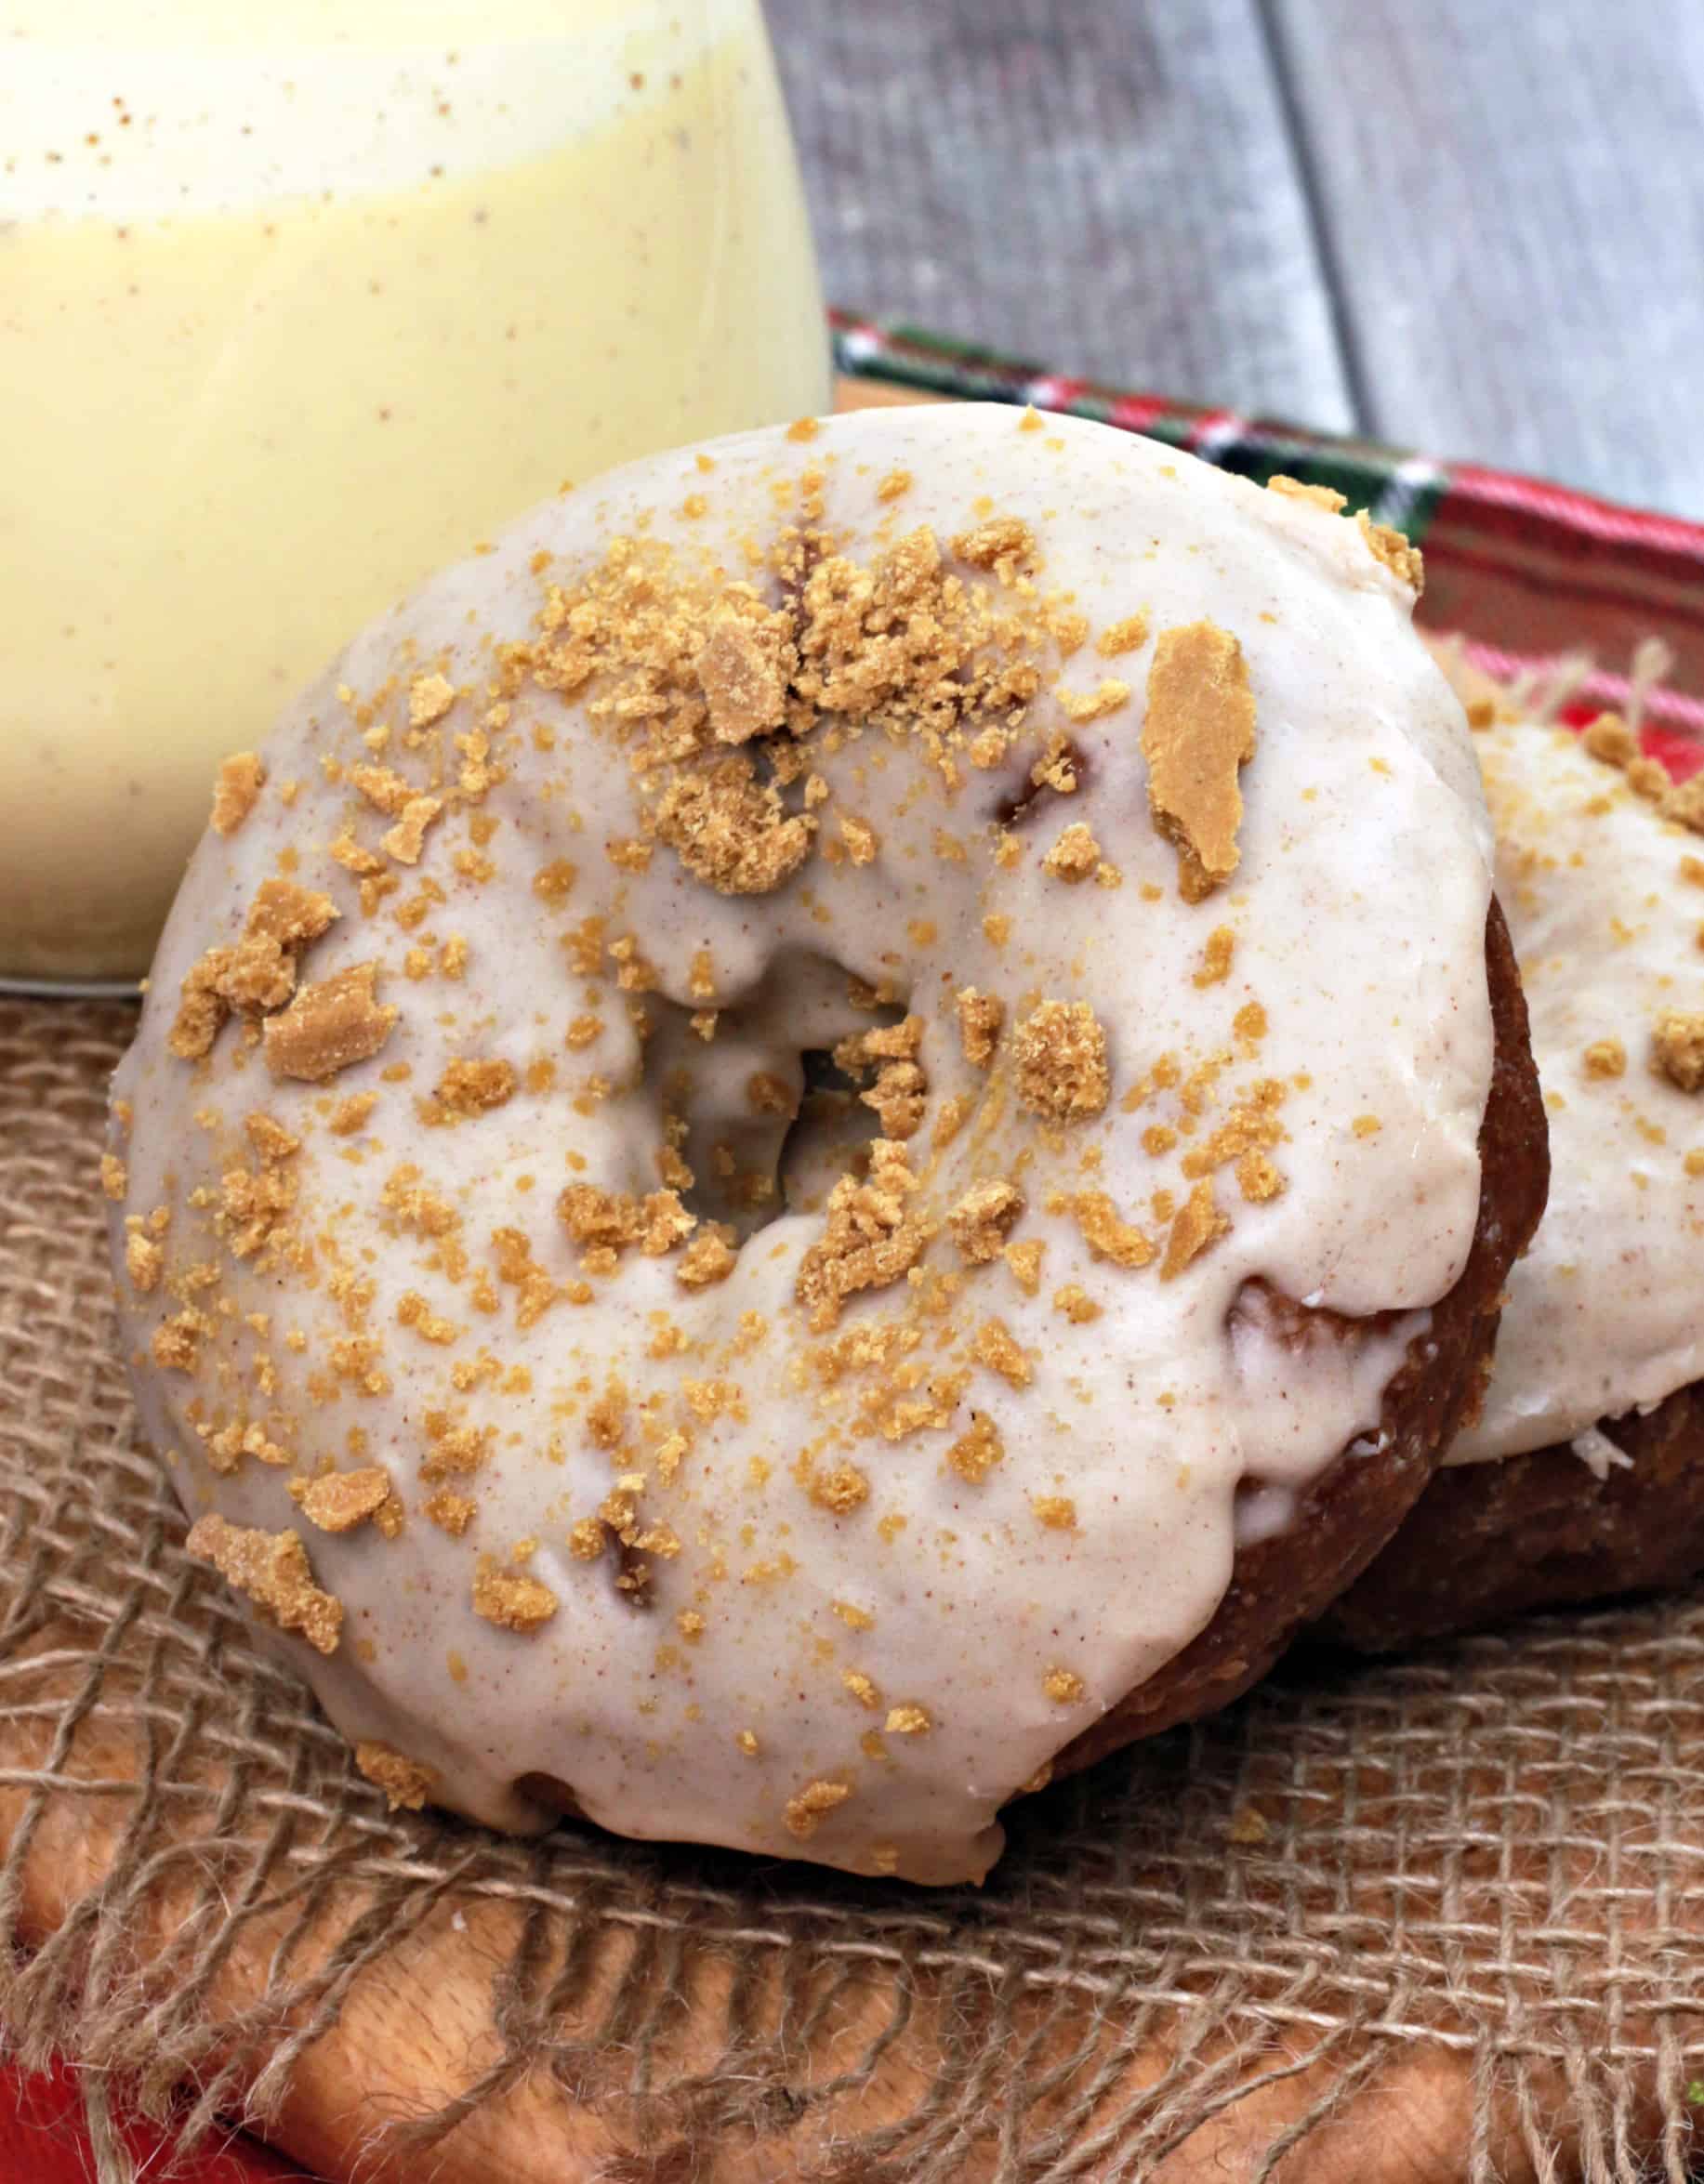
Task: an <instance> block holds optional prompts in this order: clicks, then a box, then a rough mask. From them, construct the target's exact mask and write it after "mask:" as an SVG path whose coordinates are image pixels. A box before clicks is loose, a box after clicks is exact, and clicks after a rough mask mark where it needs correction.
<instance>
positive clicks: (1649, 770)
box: [1627, 758, 1674, 804]
mask: <svg viewBox="0 0 1704 2184" xmlns="http://www.w3.org/2000/svg"><path fill="white" fill-rule="evenodd" d="M1627 785H1628V787H1629V788H1630V789H1631V791H1632V792H1633V794H1634V796H1643V797H1644V798H1645V802H1646V803H1647V804H1660V803H1662V802H1663V801H1664V799H1665V798H1666V797H1667V796H1668V794H1669V791H1670V789H1671V788H1672V786H1673V785H1674V784H1673V783H1672V781H1671V779H1670V775H1669V770H1668V768H1667V767H1666V766H1662V765H1659V764H1658V761H1657V760H1656V759H1655V758H1630V759H1629V760H1628V761H1627Z"/></svg>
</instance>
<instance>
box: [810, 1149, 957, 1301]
mask: <svg viewBox="0 0 1704 2184" xmlns="http://www.w3.org/2000/svg"><path fill="white" fill-rule="evenodd" d="M869 1151H870V1172H869V1176H868V1178H866V1179H865V1181H863V1182H860V1181H859V1180H858V1179H857V1178H856V1177H854V1176H842V1177H841V1178H840V1179H839V1182H838V1183H837V1184H836V1185H835V1187H834V1189H833V1190H832V1191H830V1192H829V1194H828V1205H827V1209H826V1219H825V1222H824V1226H823V1233H822V1235H821V1237H820V1238H819V1239H818V1240H817V1242H816V1243H813V1244H812V1246H811V1248H810V1249H809V1250H808V1251H807V1252H806V1253H805V1255H804V1257H803V1258H802V1259H801V1260H800V1262H799V1277H798V1280H797V1283H795V1286H794V1294H795V1295H796V1296H797V1297H798V1299H799V1303H800V1304H801V1305H803V1306H804V1307H805V1309H806V1310H807V1312H808V1313H809V1314H810V1320H811V1324H812V1327H813V1328H814V1329H815V1330H816V1331H817V1332H818V1333H819V1334H822V1333H826V1331H827V1330H828V1329H829V1328H830V1327H832V1326H833V1325H834V1323H835V1322H836V1321H837V1320H838V1319H839V1316H840V1308H841V1306H842V1305H843V1304H844V1303H845V1301H846V1299H847V1298H848V1297H849V1296H854V1295H855V1294H856V1293H857V1292H858V1291H859V1290H862V1289H882V1288H885V1287H887V1285H888V1284H889V1283H892V1282H898V1281H901V1280H903V1279H904V1277H905V1275H906V1274H907V1273H908V1272H909V1271H910V1270H911V1269H912V1267H914V1266H915V1265H916V1264H917V1262H918V1258H919V1257H920V1256H922V1252H923V1248H924V1246H925V1244H926V1243H928V1241H929V1231H928V1230H926V1229H925V1228H924V1227H923V1226H922V1225H921V1224H920V1223H919V1222H918V1221H916V1220H914V1219H913V1218H912V1217H911V1215H910V1213H909V1211H908V1209H907V1205H906V1201H907V1200H908V1199H909V1198H910V1197H911V1195H912V1194H913V1193H914V1192H915V1191H916V1190H917V1188H918V1182H917V1178H916V1177H915V1176H914V1175H913V1174H912V1172H911V1170H910V1169H909V1168H908V1167H907V1166H906V1164H905V1147H904V1145H902V1144H899V1143H897V1142H895V1141H894V1140H893V1139H892V1138H875V1139H873V1140H872V1142H871V1145H870V1149H869Z"/></svg>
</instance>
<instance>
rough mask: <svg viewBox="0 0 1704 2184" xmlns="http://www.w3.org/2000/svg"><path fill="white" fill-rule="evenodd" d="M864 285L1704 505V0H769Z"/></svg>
mask: <svg viewBox="0 0 1704 2184" xmlns="http://www.w3.org/2000/svg"><path fill="white" fill-rule="evenodd" d="M768 11H769V16H770V21H771V26H772V30H773V35H774V39H775V44H776V47H777V51H778V54H779V58H780V60H781V66H782V72H783V75H784V78H785V81H786V88H787V95H788V100H789V104H790V106H791V109H792V112H793V116H794V125H795V129H796V132H797V134H798V137H799V151H800V156H801V159H802V162H803V164H804V168H805V176H806V184H807V189H808V191H809V193H810V197H811V202H812V215H813V217H814V220H815V224H816V230H817V236H818V242H819V247H820V249H821V253H822V258H823V270H824V280H825V283H826V287H827V289H828V292H829V295H830V296H831V297H832V298H833V300H834V301H836V302H839V303H843V304H845V305H847V306H848V307H849V308H851V309H857V310H863V311H868V312H870V313H872V314H875V315H878V316H884V317H890V318H895V317H896V318H901V319H908V320H910V321H911V322H913V323H915V324H918V325H923V326H929V327H933V328H936V329H938V330H940V331H942V332H945V333H951V334H958V335H965V336H968V337H970V338H972V339H980V340H984V341H987V342H990V343H992V344H994V345H995V346H996V347H998V348H1001V349H1007V350H1008V351H1011V352H1014V353H1016V354H1019V355H1022V356H1027V357H1031V358H1033V359H1035V360H1036V361H1037V362H1045V363H1048V364H1050V365H1053V366H1055V367H1057V368H1058V369H1060V370H1062V371H1066V372H1077V373H1081V374H1084V375H1089V376H1093V377H1099V378H1103V379H1108V380H1111V381H1114V382H1116V383H1119V384H1123V385H1127V386H1134V387H1141V388H1151V389H1154V390H1156V391H1159V392H1163V393H1169V394H1176V395H1181V396H1184V397H1188V398H1191V399H1195V400H1200V401H1211V402H1220V401H1222V402H1225V403H1227V404H1230V405H1232V406H1235V407H1236V408H1240V409H1243V410H1247V411H1251V412H1258V413H1261V414H1266V415H1275V416H1282V417H1289V418H1293V419H1295V420H1297V421H1299V422H1302V423H1306V424H1312V425H1318V426H1323V427H1326V428H1330V429H1334V430H1340V431H1341V430H1349V429H1352V428H1359V429H1361V430H1363V431H1367V432H1370V433H1373V434H1376V435H1377V436H1379V437H1380V438H1384V439H1389V440H1394V441H1400V442H1406V443H1410V444H1413V445H1416V446H1419V447H1421V448H1423V449H1425V450H1426V451H1427V452H1429V453H1433V454H1441V455H1446V456H1459V457H1472V458H1476V459H1478V460H1482V461H1486V462H1490V463H1494V464H1498V465H1500V466H1503V467H1510V468H1517V469H1526V470H1534V471H1538V472H1540V473H1542V474H1545V475H1549V476H1552V477H1555V478H1559V479H1561V480H1565V482H1567V483H1570V484H1575V485H1581V486H1585V487H1587V488H1588V489H1590V490H1592V491H1595V492H1599V493H1606V494H1609V495H1611V496H1613V497H1616V498H1618V499H1623V500H1630V501H1633V502H1637V503H1641V504H1643V505H1645V506H1650V507H1664V508H1668V509H1671V510H1674V511H1676V512H1678V513H1681V514H1684V515H1691V516H1694V517H1699V518H1704V434H1701V433H1700V432H1699V430H1698V428H1697V419H1698V417H1699V415H1700V413H1701V412H1704V0H1620V5H1618V7H1613V8H1605V7H1604V6H1603V5H1602V0H1426V5H1425V6H1423V7H1416V6H1415V5H1414V4H1413V0H768Z"/></svg>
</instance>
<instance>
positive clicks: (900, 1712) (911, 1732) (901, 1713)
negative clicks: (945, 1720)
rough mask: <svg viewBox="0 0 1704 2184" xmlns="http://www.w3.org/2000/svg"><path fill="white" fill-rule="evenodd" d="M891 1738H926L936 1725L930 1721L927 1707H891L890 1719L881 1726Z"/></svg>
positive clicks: (889, 1710)
mask: <svg viewBox="0 0 1704 2184" xmlns="http://www.w3.org/2000/svg"><path fill="white" fill-rule="evenodd" d="M881 1726H882V1727H883V1729H884V1730H886V1731H887V1732H888V1734H889V1736H891V1737H924V1736H927V1735H928V1734H929V1732H930V1730H931V1729H933V1727H934V1723H933V1722H932V1721H931V1719H930V1717H929V1709H928V1707H927V1706H915V1705H904V1706H891V1707H890V1708H889V1709H888V1718H887V1719H886V1721H884V1722H883V1723H882V1725H881Z"/></svg>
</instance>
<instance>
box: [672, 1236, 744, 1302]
mask: <svg viewBox="0 0 1704 2184" xmlns="http://www.w3.org/2000/svg"><path fill="white" fill-rule="evenodd" d="M738 1256H739V1255H738V1253H737V1252H736V1251H735V1250H734V1248H733V1244H732V1243H731V1242H730V1241H729V1238H728V1234H727V1232H726V1231H725V1230H723V1229H722V1228H721V1227H720V1225H718V1226H717V1227H714V1228H709V1229H705V1230H701V1231H700V1232H699V1234H698V1235H696V1236H694V1237H693V1241H692V1242H691V1243H689V1244H688V1245H687V1247H686V1249H685V1250H684V1251H683V1252H682V1253H681V1254H680V1261H679V1263H678V1264H677V1266H676V1268H675V1280H676V1281H677V1282H678V1283H680V1286H681V1287H682V1288H683V1289H707V1288H708V1287H709V1286H710V1284H711V1283H715V1282H725V1281H726V1280H727V1279H728V1276H729V1275H730V1274H731V1273H733V1269H734V1265H735V1262H736V1260H737V1258H738Z"/></svg>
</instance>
